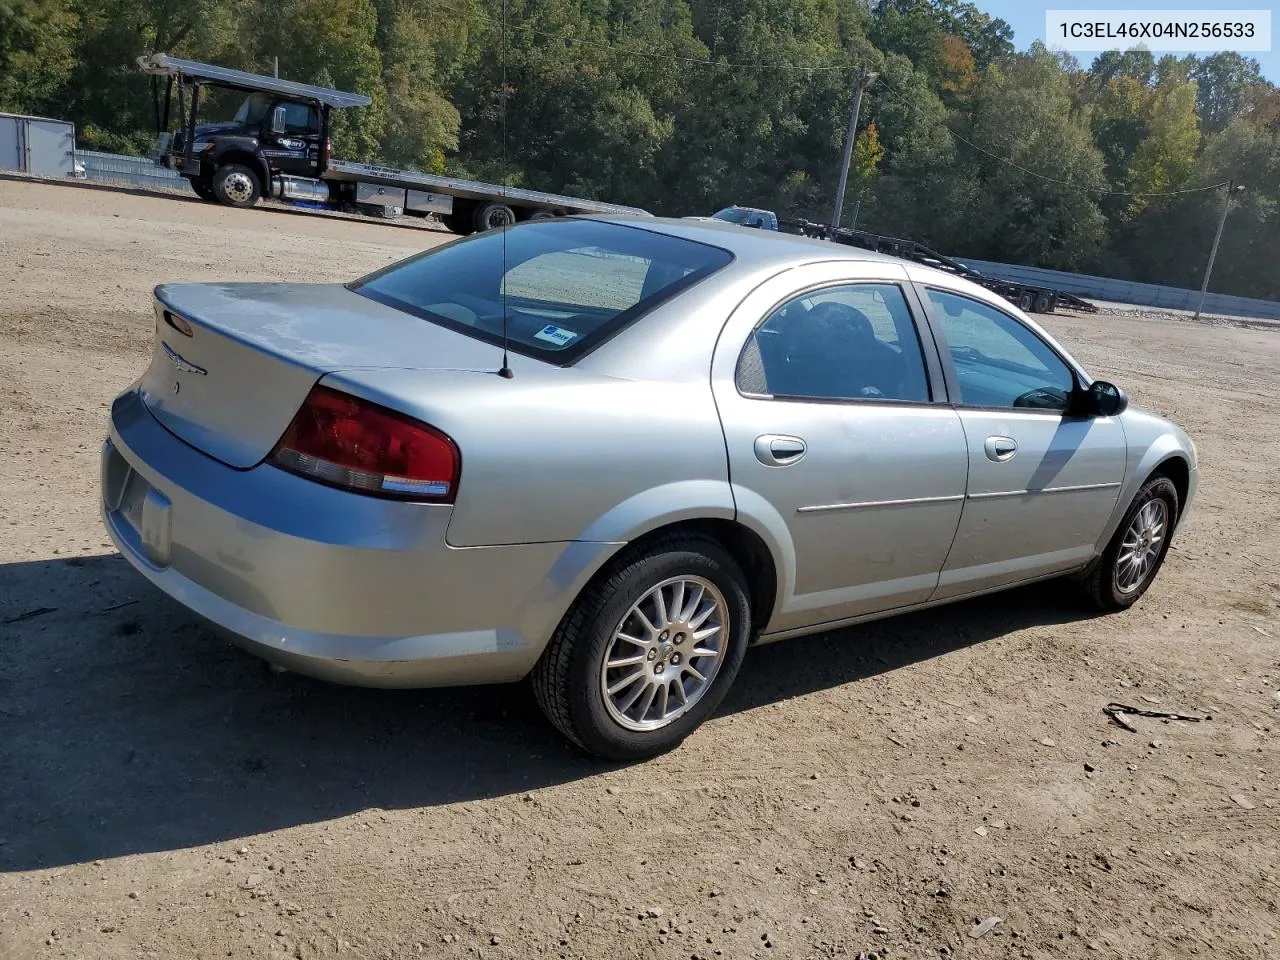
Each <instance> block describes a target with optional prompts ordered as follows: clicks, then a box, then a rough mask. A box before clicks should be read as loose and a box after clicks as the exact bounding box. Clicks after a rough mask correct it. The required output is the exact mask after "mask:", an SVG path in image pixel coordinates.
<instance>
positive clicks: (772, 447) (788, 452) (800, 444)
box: [755, 433, 809, 467]
mask: <svg viewBox="0 0 1280 960" xmlns="http://www.w3.org/2000/svg"><path fill="white" fill-rule="evenodd" d="M808 449H809V448H808V446H806V445H805V442H804V441H803V440H801V439H800V438H799V437H786V436H782V435H780V434H776V433H766V434H765V435H764V436H762V437H756V443H755V451H756V459H757V460H759V461H760V462H761V463H763V464H764V465H765V466H766V467H789V466H790V465H791V464H793V463H798V462H800V460H802V459H803V458H804V455H805V452H806V451H807V450H808Z"/></svg>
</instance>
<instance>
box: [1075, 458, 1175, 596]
mask: <svg viewBox="0 0 1280 960" xmlns="http://www.w3.org/2000/svg"><path fill="white" fill-rule="evenodd" d="M1178 507H1179V505H1178V488H1177V487H1175V486H1174V485H1173V481H1172V480H1170V479H1169V478H1168V477H1154V478H1152V479H1151V480H1148V481H1147V482H1146V483H1145V484H1143V485H1142V489H1141V490H1139V491H1138V495H1137V496H1136V497H1134V498H1133V503H1131V504H1130V505H1129V509H1128V510H1126V511H1125V515H1124V519H1123V520H1122V521H1120V526H1119V527H1118V528H1117V529H1116V533H1115V536H1113V537H1112V538H1111V542H1110V543H1109V544H1107V549H1106V550H1105V551H1103V554H1102V556H1101V557H1099V558H1098V561H1097V562H1096V563H1095V564H1094V565H1093V567H1092V568H1090V569H1089V571H1088V572H1087V573H1086V574H1085V576H1084V582H1083V585H1084V590H1085V596H1086V597H1087V598H1088V600H1089V601H1090V602H1091V603H1092V604H1093V605H1094V606H1096V607H1097V608H1098V609H1100V610H1105V611H1108V612H1114V611H1117V610H1127V609H1128V608H1129V607H1131V606H1133V605H1134V604H1135V603H1137V602H1138V599H1139V598H1140V597H1141V596H1142V595H1143V594H1144V593H1146V592H1147V588H1148V587H1150V586H1151V583H1152V581H1154V580H1155V577H1156V573H1157V572H1159V570H1160V567H1161V566H1162V565H1163V563H1164V558H1165V556H1166V555H1167V554H1168V552H1169V540H1170V537H1171V535H1172V533H1173V527H1174V524H1176V523H1177V522H1178Z"/></svg>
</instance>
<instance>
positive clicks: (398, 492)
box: [269, 387, 462, 503]
mask: <svg viewBox="0 0 1280 960" xmlns="http://www.w3.org/2000/svg"><path fill="white" fill-rule="evenodd" d="M269 462H270V463H273V464H275V465H276V466H277V467H282V468H283V469H285V470H289V471H292V472H293V473H298V474H301V475H302V476H304V477H309V478H310V479H312V480H319V481H321V482H322V483H328V484H332V485H333V486H335V487H344V488H346V489H348V490H358V491H360V492H361V493H371V494H375V495H378V496H384V497H397V498H400V499H405V500H430V501H435V502H438V503H453V498H454V496H456V495H457V492H458V475H459V473H460V472H461V469H462V458H461V456H460V455H459V454H458V448H457V446H456V445H455V444H454V442H453V441H452V440H451V439H449V438H448V437H447V436H445V435H444V434H443V433H441V432H440V431H438V430H435V429H432V428H431V427H429V426H427V425H426V424H425V423H421V422H419V421H417V420H414V419H413V418H412V417H406V416H405V415H404V414H401V413H396V412H395V411H394V410H388V409H387V408H386V407H380V406H378V405H377V404H374V403H369V402H368V401H366V400H361V399H359V398H358V397H353V396H350V395H349V394H345V393H339V392H338V391H337V390H331V389H329V388H328V387H313V388H312V390H311V393H310V394H308V395H307V399H306V400H305V401H304V402H303V404H302V408H301V409H300V410H299V411H298V413H297V415H296V416H294V418H293V422H292V423H291V424H289V429H288V430H286V431H285V433H284V436H283V437H281V438H280V442H279V443H277V444H276V448H275V450H273V451H272V452H271V456H270V458H269Z"/></svg>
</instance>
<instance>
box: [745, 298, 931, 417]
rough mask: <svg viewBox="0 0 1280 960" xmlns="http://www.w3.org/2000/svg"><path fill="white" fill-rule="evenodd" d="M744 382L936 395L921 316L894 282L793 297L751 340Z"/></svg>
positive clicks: (816, 392)
mask: <svg viewBox="0 0 1280 960" xmlns="http://www.w3.org/2000/svg"><path fill="white" fill-rule="evenodd" d="M737 383H738V389H739V390H741V391H742V392H743V393H745V394H748V395H754V396H774V397H782V398H785V399H790V400H904V401H910V402H916V403H925V402H927V401H928V400H929V381H928V377H927V376H926V374H925V366H924V356H923V354H922V353H921V350H920V340H919V338H918V336H917V335H916V327H915V321H914V320H913V319H912V317H911V310H910V308H909V307H908V306H907V300H906V297H905V296H904V295H903V293H902V288H901V287H899V286H898V285H897V284H892V283H852V284H842V285H840V286H836V287H824V288H823V289H821V290H816V291H814V292H811V293H806V294H803V295H802V296H799V297H795V298H794V299H792V300H788V301H787V302H786V303H784V304H782V305H781V306H779V307H778V308H777V309H776V310H774V311H773V313H771V314H770V315H769V316H768V317H767V318H765V321H764V322H763V323H762V324H760V326H759V327H757V328H756V330H755V333H753V334H752V335H751V339H750V340H748V341H747V344H746V346H745V347H744V349H743V352H742V357H741V359H740V360H739V362H738V372H737Z"/></svg>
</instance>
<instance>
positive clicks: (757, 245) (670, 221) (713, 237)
mask: <svg viewBox="0 0 1280 960" xmlns="http://www.w3.org/2000/svg"><path fill="white" fill-rule="evenodd" d="M589 219H592V220H601V221H604V222H607V223H616V224H619V225H621V226H627V227H636V228H637V229H641V230H650V231H652V232H654V233H662V234H666V235H667V236H671V237H680V238H681V239H684V240H693V241H695V242H697V243H706V244H710V245H711V246H713V247H719V248H720V249H722V250H727V251H729V252H730V253H732V254H733V256H734V259H735V260H737V261H738V262H739V263H740V264H743V265H749V266H754V265H757V264H762V263H771V264H777V265H779V266H786V265H788V264H791V265H794V264H800V263H818V262H821V261H824V260H875V261H881V262H885V261H887V262H890V263H903V262H904V261H902V260H900V259H899V258H897V257H890V256H887V255H886V254H883V253H875V252H874V251H872V250H863V249H862V248H861V247H851V246H848V245H846V244H843V243H832V242H831V241H829V240H818V239H815V238H813V237H802V236H799V235H797V234H792V233H779V232H778V231H776V230H762V229H760V228H759V227H743V226H739V225H738V224H736V223H729V222H728V221H726V220H716V219H707V220H701V219H699V220H693V219H689V218H685V217H679V218H677V217H644V218H640V217H630V216H607V215H606V216H596V217H591V218H589Z"/></svg>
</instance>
